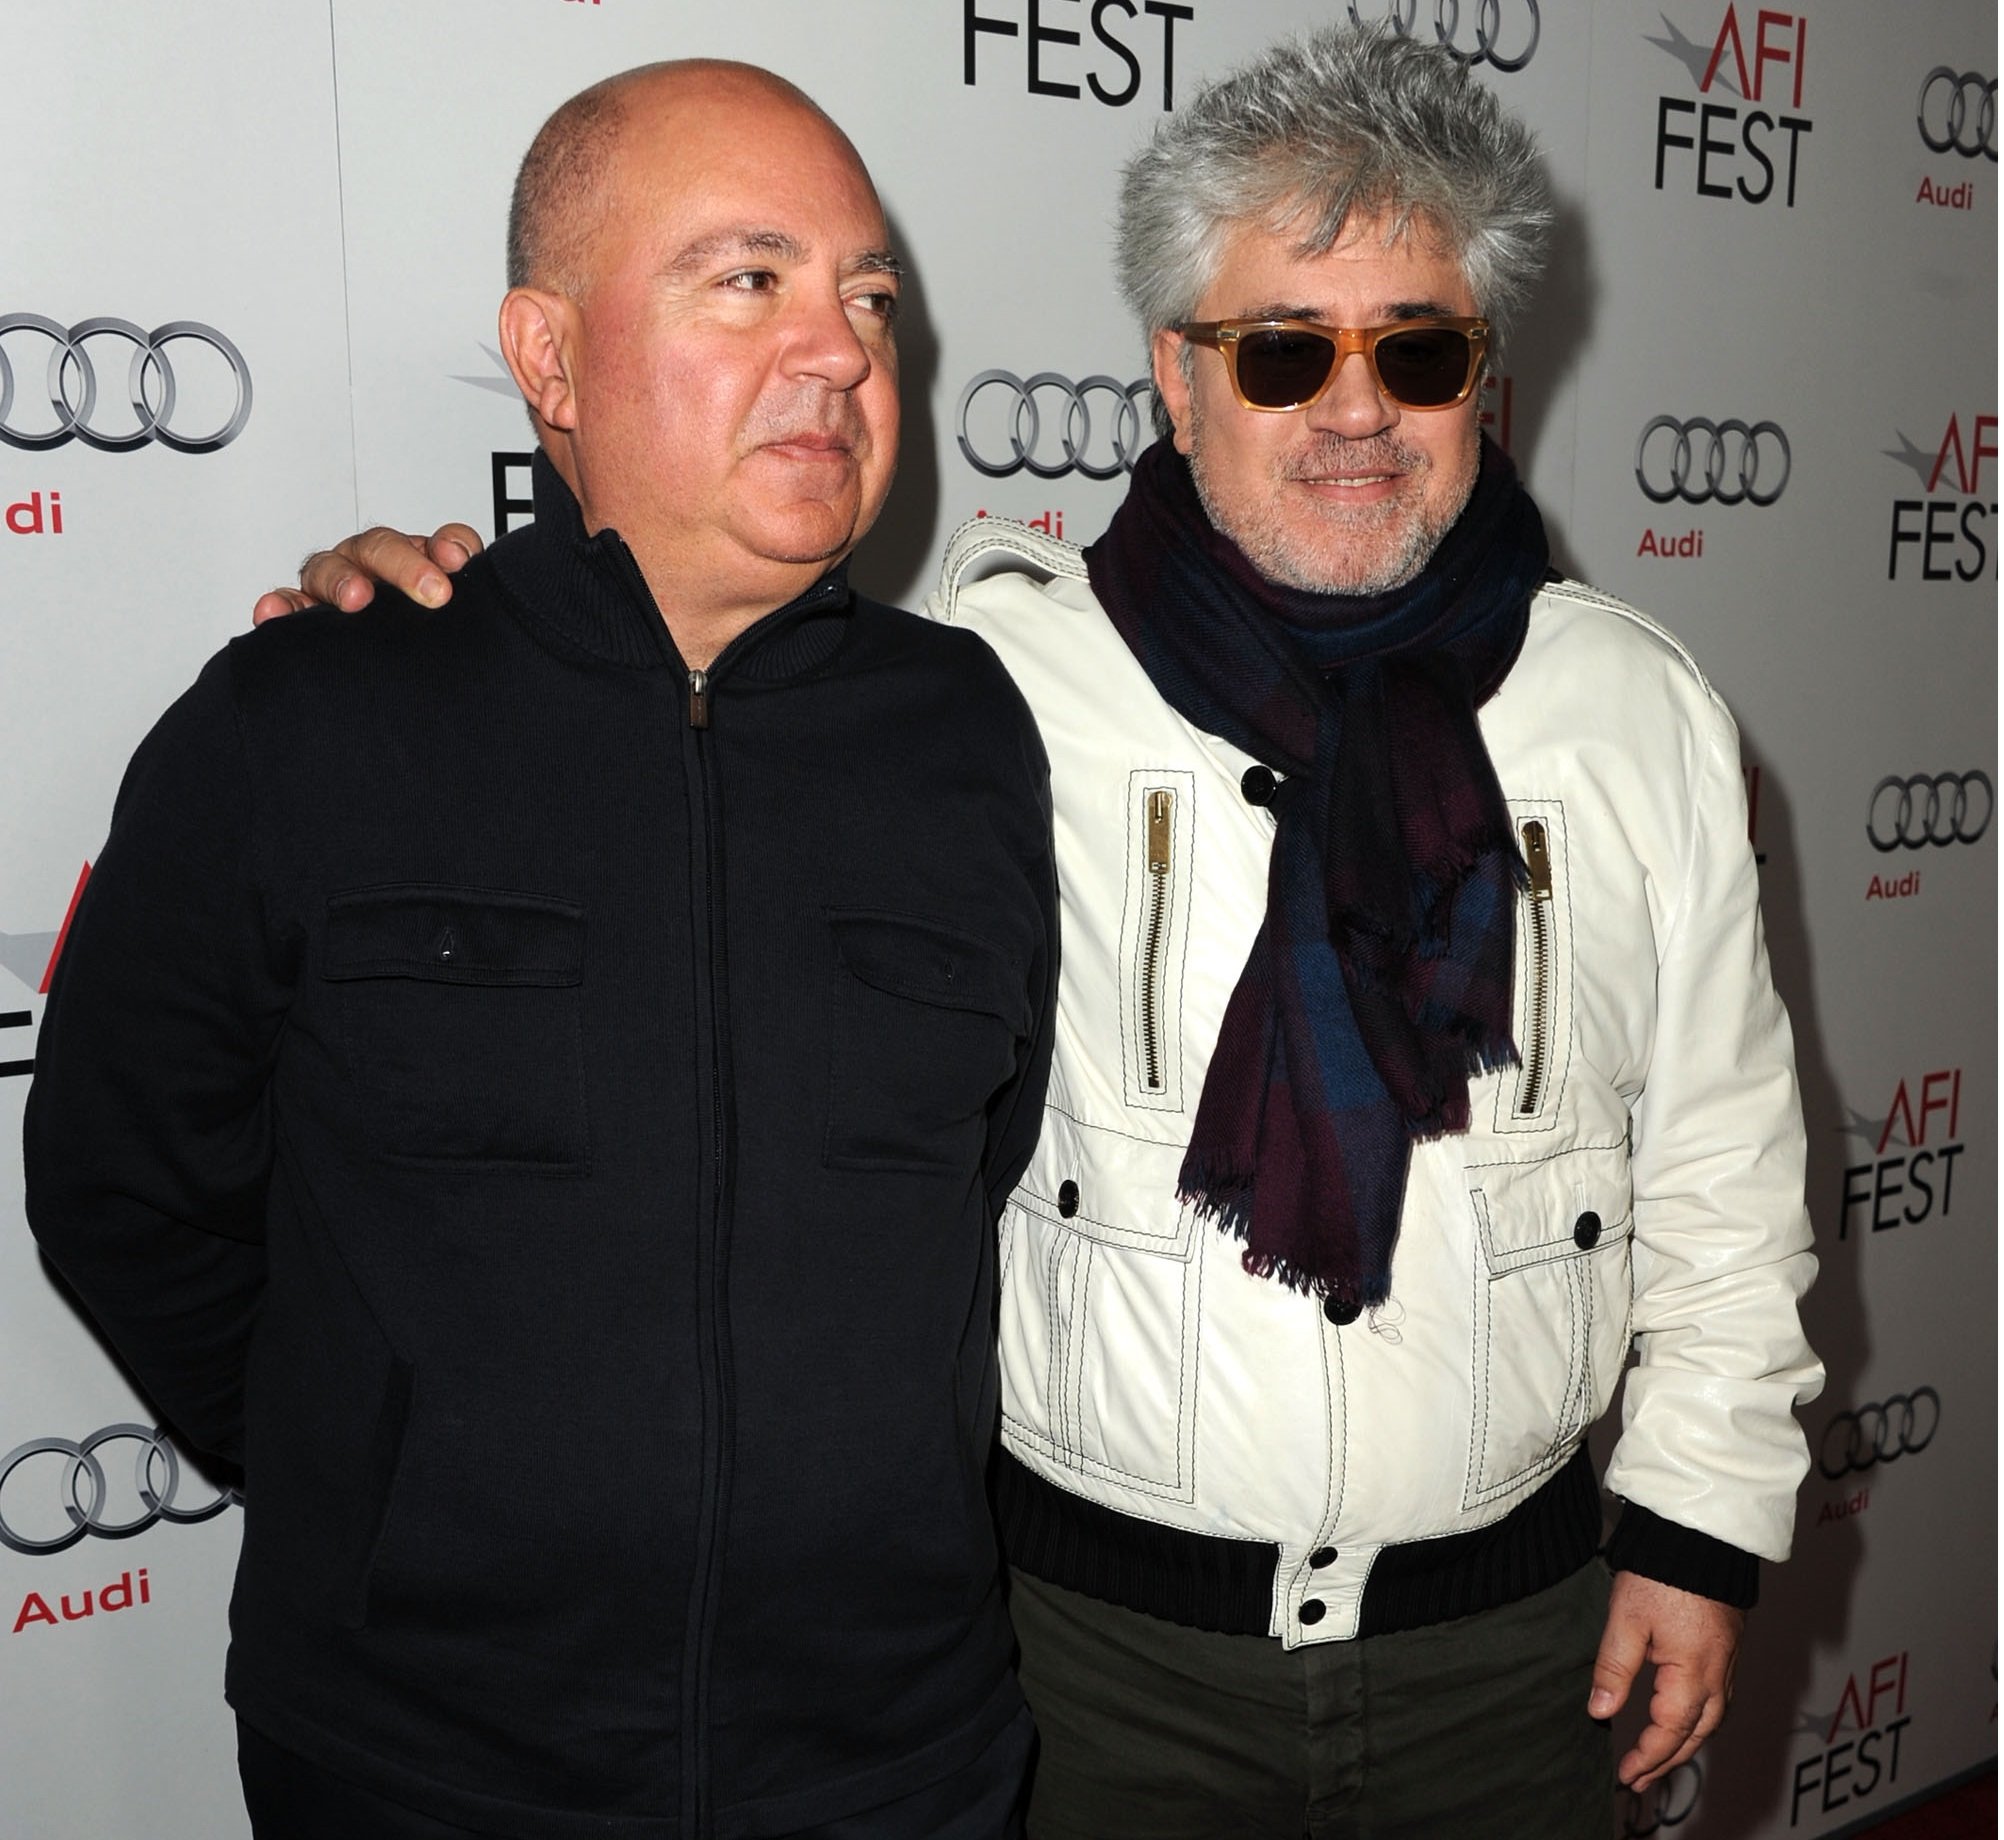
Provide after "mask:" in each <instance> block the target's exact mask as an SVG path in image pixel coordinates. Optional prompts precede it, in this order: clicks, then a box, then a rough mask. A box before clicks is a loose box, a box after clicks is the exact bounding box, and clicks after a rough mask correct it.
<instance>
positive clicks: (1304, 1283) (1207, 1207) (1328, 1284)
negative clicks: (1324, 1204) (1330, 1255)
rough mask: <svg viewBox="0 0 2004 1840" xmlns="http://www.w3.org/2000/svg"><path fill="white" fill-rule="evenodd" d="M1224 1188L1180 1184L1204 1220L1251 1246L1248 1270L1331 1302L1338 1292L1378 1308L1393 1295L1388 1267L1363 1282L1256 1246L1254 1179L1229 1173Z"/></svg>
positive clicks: (1179, 1195) (1180, 1194) (1245, 1258)
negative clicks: (1341, 1278)
mask: <svg viewBox="0 0 2004 1840" xmlns="http://www.w3.org/2000/svg"><path fill="white" fill-rule="evenodd" d="M1221 1188H1222V1192H1221V1193H1214V1192H1213V1190H1212V1188H1211V1186H1210V1184H1209V1183H1207V1182H1196V1183H1192V1182H1189V1181H1187V1180H1186V1181H1184V1182H1182V1183H1181V1184H1179V1185H1178V1187H1177V1190H1176V1199H1177V1200H1179V1201H1183V1202H1187V1203H1188V1204H1189V1206H1190V1207H1191V1208H1192V1209H1193V1210H1194V1211H1195V1213H1196V1216H1197V1218H1198V1219H1199V1220H1201V1221H1204V1222H1207V1223H1208V1224H1209V1225H1211V1226H1213V1227H1216V1228H1217V1229H1218V1230H1219V1231H1220V1232H1222V1233H1226V1234H1228V1235H1229V1236H1230V1237H1231V1238H1233V1239H1235V1240H1237V1241H1238V1243H1239V1244H1240V1245H1241V1246H1243V1247H1244V1248H1245V1251H1244V1252H1242V1253H1241V1254H1240V1255H1239V1263H1240V1264H1241V1265H1242V1266H1244V1268H1245V1270H1246V1273H1247V1275H1248V1276H1250V1277H1254V1278H1271V1279H1272V1280H1273V1281H1274V1282H1275V1283H1276V1284H1279V1285H1281V1286H1283V1287H1284V1288H1285V1289H1287V1290H1291V1291H1299V1292H1301V1293H1302V1295H1304V1296H1312V1297H1315V1298H1317V1299H1319V1300H1320V1301H1322V1302H1325V1303H1326V1302H1328V1301H1329V1299H1331V1298H1332V1297H1334V1298H1340V1299H1343V1300H1346V1301H1349V1302H1353V1303H1356V1304H1357V1305H1359V1307H1361V1308H1363V1309H1374V1308H1376V1306H1377V1305H1379V1304H1381V1303H1385V1302H1388V1301H1389V1300H1390V1298H1391V1295H1392V1276H1391V1273H1390V1272H1388V1271H1386V1272H1375V1273H1372V1272H1367V1273H1366V1274H1365V1275H1364V1278H1363V1281H1362V1282H1361V1283H1358V1284H1344V1283H1341V1282H1340V1281H1338V1280H1337V1279H1335V1278H1330V1277H1326V1276H1324V1275H1323V1274H1321V1273H1319V1272H1312V1271H1309V1270H1308V1269H1307V1268H1306V1267H1305V1266H1303V1265H1301V1264H1300V1263H1299V1262H1298V1261H1296V1260H1294V1259H1290V1258H1287V1257H1285V1256H1284V1255H1282V1254H1280V1253H1276V1252H1256V1251H1254V1250H1253V1247H1252V1244H1251V1241H1252V1199H1253V1185H1252V1182H1251V1180H1250V1179H1249V1178H1247V1177H1243V1176H1240V1177H1227V1178H1225V1179H1224V1181H1223V1183H1222V1184H1221Z"/></svg>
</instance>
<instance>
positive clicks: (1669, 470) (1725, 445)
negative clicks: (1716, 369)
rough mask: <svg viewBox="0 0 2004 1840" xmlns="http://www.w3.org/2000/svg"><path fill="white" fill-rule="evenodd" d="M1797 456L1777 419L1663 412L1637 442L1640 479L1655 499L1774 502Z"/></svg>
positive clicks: (1648, 496) (1690, 502)
mask: <svg viewBox="0 0 2004 1840" xmlns="http://www.w3.org/2000/svg"><path fill="white" fill-rule="evenodd" d="M1793 464H1794V461H1793V459H1792V457H1791V455H1790V453H1789V449H1788V436H1787V435H1785V434H1783V433H1782V431H1781V430H1780V428H1779V427H1777V426H1776V425H1775V424H1774V423H1773V422H1754V423H1753V424H1751V425H1749V424H1747V423H1746V422H1741V421H1725V422H1708V421H1707V420H1706V419H1705V418H1704V417H1703V416H1701V415H1700V416H1693V417H1692V418H1691V419H1690V420H1689V421H1685V422H1680V421H1679V420H1678V419H1677V418H1676V417H1675V416H1674V415H1659V416H1657V417H1656V418H1655V420H1653V421H1652V422H1650V423H1649V425H1648V426H1647V427H1646V428H1644V429H1643V431H1642V439H1641V440H1639V441H1637V442H1636V444H1635V483H1636V484H1637V485H1639V486H1640V487H1641V488H1642V495H1643V497H1645V498H1646V499H1648V500H1649V501H1650V502H1651V503H1652V504H1657V505H1667V504H1669V502H1670V501H1671V500H1672V499H1673V498H1681V499H1682V500H1683V501H1684V502H1685V503H1686V504H1687V505H1702V504H1704V503H1706V502H1707V501H1708V500H1709V501H1710V502H1711V503H1713V504H1715V505H1739V504H1747V505H1771V504H1773V503H1774V501H1775V500H1776V499H1778V498H1779V497H1780V496H1781V494H1782V490H1783V488H1784V487H1785V486H1786V485H1787V484H1788V475H1789V471H1790V468H1791V467H1792V466H1793Z"/></svg>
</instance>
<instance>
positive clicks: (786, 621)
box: [487, 451, 854, 683]
mask: <svg viewBox="0 0 2004 1840" xmlns="http://www.w3.org/2000/svg"><path fill="white" fill-rule="evenodd" d="M532 474H533V478H534V485H535V490H534V499H535V512H536V521H535V522H534V523H533V524H532V525H530V526H529V527H528V528H527V529H526V530H517V531H511V532H510V533H509V534H508V535H507V536H505V537H503V538H502V539H501V540H500V541H499V542H498V543H496V544H495V545H494V546H493V547H492V548H491V549H490V550H489V551H488V552H487V554H488V557H489V559H490V561H491V562H492V565H493V568H494V572H495V576H496V578H497V579H498V580H499V582H500V585H501V587H502V589H503V591H504V592H505V593H506V594H507V596H508V598H509V600H510V601H511V602H513V603H514V606H515V608H516V611H517V612H518V614H519V615H520V617H521V619H522V622H523V624H524V625H525V626H527V627H528V628H529V630H530V631H531V632H532V633H533V634H534V635H535V636H536V637H537V638H538V639H540V640H541V641H543V642H544V643H545V644H547V645H549V646H551V647H552V648H553V649H554V650H557V651H562V652H568V653H571V654H572V655H574V656H583V657H586V658H590V659H593V660H595V661H596V662H599V663H602V664H610V665H616V666H620V667H623V668H625V669H628V670H642V671H645V670H662V669H672V670H675V671H680V670H682V669H684V666H683V662H682V660H681V658H680V657H679V656H678V655H677V653H676V650H675V642H674V640H673V638H672V637H670V635H669V632H668V626H667V623H666V622H665V621H664V620H663V619H662V617H661V610H660V608H659V606H658V605H657V604H656V602H655V599H654V596H653V594H652V593H651V592H649V590H648V586H647V579H646V577H645V576H644V575H642V574H641V572H640V565H639V564H638V563H637V562H636V561H635V560H634V558H633V552H632V551H631V550H629V549H628V548H627V547H626V543H625V541H624V539H623V538H621V536H620V534H619V533H618V531H616V530H614V529H613V528H612V527H611V526H610V525H608V526H607V527H606V528H605V529H603V530H601V531H599V532H597V533H596V534H595V535H594V534H587V532H586V530H585V527H584V514H583V512H582V511H581V510H580V509H579V507H578V501H577V499H576V497H575V496H574V495H573V494H572V492H571V489H570V487H569V486H567V485H566V484H565V483H564V480H563V476H562V475H561V474H560V473H559V472H558V471H557V469H556V468H555V467H554V466H552V465H551V464H550V460H549V456H548V455H546V454H544V453H542V452H540V451H539V452H538V453H537V454H536V457H535V461H534V464H533V467H532ZM853 605H854V596H853V594H852V593H851V591H850V588H849V572H848V565H847V564H846V563H838V564H837V565H836V566H835V567H834V568H832V569H830V570H829V572H828V573H827V574H826V575H824V576H822V577H821V579H820V580H819V581H817V582H816V583H815V584H814V585H813V586H812V587H811V588H809V589H808V590H807V591H806V592H805V593H804V594H802V595H800V596H799V597H798V598H797V599H795V600H791V601H789V602H787V603H786V604H785V605H784V606H782V607H776V608H774V609H773V611H772V612H771V613H769V614H767V615H765V616H764V618H762V619H760V620H759V621H758V622H757V623H756V624H755V625H753V626H752V627H751V628H749V629H748V630H747V631H746V632H744V633H741V634H740V635H739V636H738V637H737V638H736V639H734V640H732V642H731V643H730V645H728V646H727V647H726V648H725V652H724V657H725V658H727V659H728V660H729V662H730V668H731V671H732V674H733V675H734V676H742V677H745V678H748V679H751V680H754V681H757V682H763V683H776V682H781V681H783V680H784V679H786V678H789V677H797V676H799V675H801V674H802V673H803V672H806V671H809V670H812V669H814V668H815V667H816V666H817V665H820V664H823V663H825V662H826V661H827V659H828V658H830V657H831V656H832V655H833V654H834V651H835V648H836V647H837V646H838V645H840V644H841V642H842V637H843V635H844V633H846V632H847V630H848V626H849V618H850V614H851V611H852V609H853ZM722 662H723V659H720V660H719V663H722Z"/></svg>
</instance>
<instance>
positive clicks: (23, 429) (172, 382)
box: [0, 313, 251, 454]
mask: <svg viewBox="0 0 2004 1840" xmlns="http://www.w3.org/2000/svg"><path fill="white" fill-rule="evenodd" d="M10 333H14V334H22V335H33V337H34V338H35V339H37V340H39V339H46V340H47V341H48V345H49V357H48V368H47V371H46V373H45V375H44V381H43V385H42V387H43V389H44V390H45V391H46V392H47V395H48V412H49V414H50V415H53V417H54V425H53V426H52V427H44V426H42V422H43V420H44V419H46V418H45V417H43V416H41V415H39V414H33V413H30V400H31V392H32V384H31V382H30V373H29V371H28V370H27V369H25V368H24V369H22V370H21V371H19V372H18V373H17V371H16V368H15V366H16V362H17V357H18V353H19V346H17V348H16V356H12V357H10V356H9V354H8V350H7V345H6V339H7V336H8V334H10ZM191 341H192V342H193V343H194V344H196V345H202V346H206V347H207V348H208V349H209V350H210V351H211V352H213V353H215V354H216V356H218V357H220V358H221V359H222V361H223V363H224V364H226V365H227V366H228V367H229V370H230V375H231V377H232V378H233V379H234V380H235V384H236V400H235V403H234V405H233V406H232V408H231V409H230V411H229V413H228V414H227V415H226V416H225V417H224V418H223V419H222V420H221V421H220V422H218V423H216V424H215V425H214V426H212V427H209V428H206V429H204V428H195V429H190V428H186V427H181V426H177V425H176V421H175V412H176V410H177V409H178V410H180V411H182V413H183V414H184V415H185V414H186V413H187V404H186V397H187V395H188V391H187V390H186V388H185V386H184V384H183V383H182V380H181V379H179V378H177V377H176V375H175V373H174V363H173V356H172V352H173V348H174V347H176V346H177V345H184V344H186V343H188V342H191ZM28 343H29V340H28V339H27V338H23V339H22V340H21V344H28ZM127 348H129V349H130V352H131V357H130V360H129V362H127V363H126V367H125V401H126V402H128V403H130V405H131V409H132V415H133V417H134V418H135V420H134V425H133V426H131V427H127V426H125V425H124V423H125V416H124V413H123V411H122V410H120V409H116V408H114V407H113V404H114V403H115V402H116V400H117V398H116V395H115V391H114V390H112V389H109V388H107V389H100V388H99V379H98V364H99V363H100V362H101V361H102V360H103V358H104V357H105V355H106V353H107V351H108V350H109V351H113V352H118V353H120V354H121V355H122V353H123V351H124V350H125V349H127ZM203 394H204V395H206V394H207V392H206V391H204V392H203ZM250 412H251V375H250V366H249V365H248V364H246V363H245V362H244V355H243V353H242V352H240V351H239V350H237V348H236V347H235V346H234V345H233V344H231V343H230V341H229V340H228V339H226V338H225V337H224V336H223V335H222V334H221V333H220V332H218V331H217V330H216V329H215V327H213V326H204V325H202V324H200V323H199V322H198V321H195V320H192V319H175V320H169V321H168V322H167V324H166V325H164V326H155V327H154V328H153V330H152V331H151V332H147V331H144V330H143V329H142V328H140V327H138V326H135V325H134V324H133V323H132V321H130V320H129V319H86V320H79V321H78V322H77V324H76V325H74V326H71V327H68V328H64V327H62V326H60V325H58V324H57V323H56V322H55V321H54V320H52V319H44V318H43V317H42V315H41V314H39V313H0V441H5V442H6V443H7V445H8V446H9V447H25V448H29V449H31V450H32V449H37V448H44V447H61V446H62V445H63V443H64V442H66V441H82V442H83V443H84V444H85V445H86V446H87V447H98V448H102V449H103V450H104V451H105V452H106V453H122V452H124V451H125V450H126V449H128V448H133V447H144V446H145V445H146V443H147V442H149V441H158V442H159V443H160V444H161V446H163V447H171V448H174V449H175V450H176V451H177V452H180V453H184V454H212V453H214V452H215V451H216V449H217V448H219V447H227V446H228V445H229V444H230V443H231V442H232V441H234V440H235V439H236V438H237V436H238V435H240V434H242V433H243V430H244V424H245V423H246V422H247V421H249V420H250Z"/></svg>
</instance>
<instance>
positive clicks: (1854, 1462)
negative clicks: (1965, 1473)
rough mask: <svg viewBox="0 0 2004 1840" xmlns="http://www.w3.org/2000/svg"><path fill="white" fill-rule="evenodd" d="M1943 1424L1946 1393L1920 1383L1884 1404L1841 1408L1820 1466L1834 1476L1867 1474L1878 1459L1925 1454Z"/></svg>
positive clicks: (1827, 1431) (1827, 1430)
mask: <svg viewBox="0 0 2004 1840" xmlns="http://www.w3.org/2000/svg"><path fill="white" fill-rule="evenodd" d="M1940 1428H1941V1395H1940V1394H1939V1393H1937V1392H1936V1391H1935V1390H1934V1388H1933V1387H1931V1386H1917V1387H1915V1388H1914V1390H1913V1391H1912V1393H1895V1394H1894V1395H1893V1396H1892V1398H1890V1399H1888V1400H1887V1401H1886V1402H1885V1403H1884V1404H1883V1405H1877V1404H1875V1405H1869V1406H1860V1407H1859V1408H1858V1409H1857V1410H1856V1411H1855V1412H1839V1413H1838V1414H1837V1416H1836V1417H1835V1418H1833V1419H1832V1420H1831V1421H1830V1422H1829V1424H1827V1425H1825V1426H1824V1428H1823V1442H1822V1443H1821V1444H1820V1445H1819V1446H1818V1447H1817V1451H1816V1467H1817V1468H1818V1469H1820V1470H1821V1471H1822V1472H1823V1473H1824V1475H1826V1476H1827V1477H1829V1478H1830V1480H1831V1481H1832V1482H1841V1481H1842V1480H1843V1479H1844V1478H1845V1477H1846V1476H1861V1475H1863V1474H1864V1473H1865V1471H1866V1470H1868V1469H1870V1468H1872V1466H1873V1465H1874V1464H1878V1463H1894V1462H1897V1461H1898V1460H1899V1459H1900V1458H1901V1457H1917V1456H1919V1455H1920V1453H1921V1452H1922V1451H1924V1450H1925V1449H1926V1448H1927V1447H1928V1446H1929V1445H1930V1444H1932V1443H1933V1442H1934V1434H1935V1433H1936V1432H1937V1431H1938V1430H1939V1429H1940Z"/></svg>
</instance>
